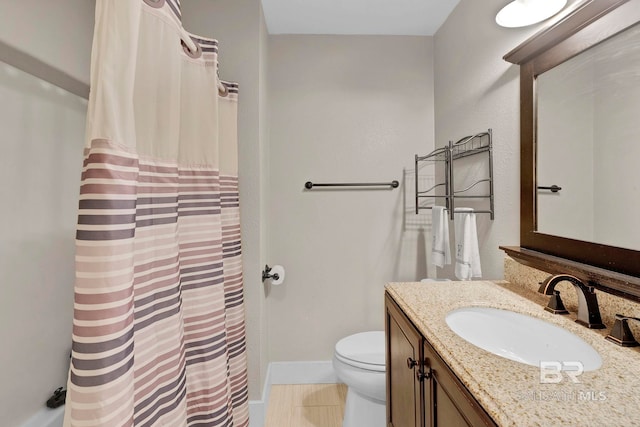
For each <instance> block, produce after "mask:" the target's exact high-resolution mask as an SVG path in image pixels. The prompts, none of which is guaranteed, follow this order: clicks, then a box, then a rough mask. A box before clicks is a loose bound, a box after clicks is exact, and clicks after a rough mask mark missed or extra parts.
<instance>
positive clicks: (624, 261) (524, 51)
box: [501, 0, 640, 301]
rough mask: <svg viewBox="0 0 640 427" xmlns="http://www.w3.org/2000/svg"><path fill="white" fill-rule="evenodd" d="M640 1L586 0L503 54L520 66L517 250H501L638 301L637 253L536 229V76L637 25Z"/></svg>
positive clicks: (639, 263)
mask: <svg viewBox="0 0 640 427" xmlns="http://www.w3.org/2000/svg"><path fill="white" fill-rule="evenodd" d="M639 21H640V0H631V1H629V0H587V1H584V2H579V3H578V4H574V6H573V7H572V9H571V10H569V11H568V12H566V13H565V14H564V15H563V16H562V17H560V18H557V19H556V22H554V23H552V24H551V25H550V26H549V27H547V28H544V29H543V30H541V31H540V32H538V33H537V34H535V35H534V36H533V37H531V38H529V39H528V40H526V41H525V42H524V43H522V44H520V45H519V46H518V47H516V48H515V49H513V50H512V51H511V52H509V53H508V54H506V55H505V56H504V59H505V60H506V61H509V62H511V63H513V64H517V65H520V145H521V153H520V168H521V171H520V176H521V178H520V247H501V249H503V250H505V251H506V252H507V254H508V255H510V256H511V257H512V258H514V259H516V260H517V261H519V262H521V263H523V264H526V265H529V266H532V267H534V268H537V269H540V270H543V271H547V272H549V273H554V274H557V273H572V274H574V275H576V276H578V277H580V278H581V279H583V280H585V281H587V282H589V283H590V284H591V285H593V286H595V287H597V288H598V289H600V290H603V291H605V292H609V293H613V294H616V295H620V296H623V297H625V298H629V299H634V300H638V301H640V252H639V251H635V250H630V249H624V248H619V247H615V246H608V245H604V244H599V243H592V242H586V241H581V240H575V239H570V238H566V237H559V236H555V235H551V234H545V233H541V232H538V231H537V218H536V212H537V206H536V203H537V191H536V188H537V182H536V181H537V179H536V144H537V139H536V124H537V123H536V96H535V89H536V78H537V77H538V76H539V75H540V74H541V73H544V72H545V71H548V70H550V69H552V68H553V67H555V66H557V65H559V64H561V63H563V62H565V61H567V60H568V59H570V58H572V57H574V56H576V55H577V54H579V53H580V52H582V51H584V50H587V49H589V48H590V47H592V46H594V45H596V44H598V43H600V42H602V41H604V40H606V39H608V38H609V37H611V36H613V35H615V34H617V33H619V32H621V31H623V30H625V29H627V28H629V27H631V26H633V25H635V24H637V23H638V22H639Z"/></svg>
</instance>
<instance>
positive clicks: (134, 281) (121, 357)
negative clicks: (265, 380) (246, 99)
mask: <svg viewBox="0 0 640 427" xmlns="http://www.w3.org/2000/svg"><path fill="white" fill-rule="evenodd" d="M95 25H96V26H95V33H94V41H93V53H92V64H91V95H90V100H89V111H88V119H87V146H86V149H85V158H84V168H83V173H82V182H81V188H80V200H79V216H78V226H77V236H76V283H75V304H74V320H73V348H72V360H71V368H70V372H69V382H68V392H67V406H66V412H65V426H105V427H107V426H108V427H116V426H149V425H157V426H171V427H177V426H234V427H237V426H247V425H248V402H247V397H248V396H247V374H246V348H245V324H244V302H243V280H242V264H241V246H240V219H239V217H240V216H239V205H238V203H239V202H238V179H237V127H236V119H237V94H238V87H237V85H236V84H233V83H227V82H221V81H220V80H219V79H218V75H217V70H218V57H217V55H218V44H217V42H216V41H215V40H211V39H205V38H201V37H196V36H192V35H189V34H188V33H186V32H185V31H184V30H183V29H182V25H181V21H180V8H179V0H98V1H97V2H96V24H95Z"/></svg>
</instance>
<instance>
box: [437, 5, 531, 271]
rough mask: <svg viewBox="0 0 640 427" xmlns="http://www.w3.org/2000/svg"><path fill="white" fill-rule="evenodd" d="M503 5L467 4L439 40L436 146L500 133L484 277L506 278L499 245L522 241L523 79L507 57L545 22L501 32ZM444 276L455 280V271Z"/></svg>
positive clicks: (481, 234) (483, 226) (481, 224)
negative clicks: (489, 131)
mask: <svg viewBox="0 0 640 427" xmlns="http://www.w3.org/2000/svg"><path fill="white" fill-rule="evenodd" d="M504 4H505V2H504V1H503V0H486V1H476V0H461V1H460V3H459V4H458V6H457V7H456V9H455V10H454V11H453V13H452V14H451V15H450V16H449V18H448V19H447V21H446V22H445V23H444V25H443V26H442V27H441V28H440V30H439V31H438V32H437V33H436V35H435V123H436V131H435V139H436V145H437V146H442V145H445V144H446V143H447V142H448V141H449V140H454V141H455V140H457V139H458V138H461V137H463V136H465V135H468V134H471V133H475V132H479V131H482V130H486V129H487V128H492V129H493V137H494V138H493V146H494V179H495V186H494V188H495V220H494V221H491V220H490V218H489V215H488V214H478V215H477V221H478V243H479V246H480V258H481V260H482V273H483V275H482V276H483V278H484V279H499V278H502V277H503V258H504V253H503V252H502V251H500V250H499V249H498V246H499V245H518V244H519V242H520V235H519V224H520V110H519V102H520V89H519V84H520V83H519V82H520V78H519V68H518V66H516V65H512V64H510V63H508V62H506V61H504V60H503V59H502V57H503V56H504V55H505V54H506V53H507V52H509V51H510V50H511V49H513V48H514V47H516V46H517V45H518V44H520V43H521V42H523V41H524V40H525V39H526V38H528V37H529V36H530V35H532V34H533V33H534V32H535V31H537V30H538V29H539V28H540V25H542V24H538V25H537V26H532V27H527V28H522V29H507V28H501V27H499V26H498V25H497V24H496V23H495V15H496V13H497V12H498V10H499V9H500V8H501V7H502V6H504ZM471 159H473V158H469V159H465V160H469V161H471ZM472 165H473V163H472V164H471V166H472ZM470 170H472V169H470ZM467 203H468V202H465V204H467ZM450 230H452V228H450ZM451 240H452V241H453V239H451ZM452 253H453V252H452ZM438 276H439V277H449V278H454V275H453V269H452V268H451V267H448V268H444V269H442V270H441V271H438Z"/></svg>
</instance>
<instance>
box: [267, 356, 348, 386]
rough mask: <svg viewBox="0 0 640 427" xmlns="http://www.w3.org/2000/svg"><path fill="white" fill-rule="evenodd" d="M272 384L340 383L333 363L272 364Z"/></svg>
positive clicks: (270, 366)
mask: <svg viewBox="0 0 640 427" xmlns="http://www.w3.org/2000/svg"><path fill="white" fill-rule="evenodd" d="M269 370H270V374H271V375H270V377H271V378H270V381H271V384H332V383H337V382H338V377H337V376H336V373H335V372H334V370H333V364H332V363H331V361H330V360H329V361H324V360H323V361H313V362H272V363H270V364H269Z"/></svg>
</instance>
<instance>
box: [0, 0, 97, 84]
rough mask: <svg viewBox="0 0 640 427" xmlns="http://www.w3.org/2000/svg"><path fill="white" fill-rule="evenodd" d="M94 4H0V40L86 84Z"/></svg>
mask: <svg viewBox="0 0 640 427" xmlns="http://www.w3.org/2000/svg"><path fill="white" fill-rule="evenodd" d="M94 8H95V2H94V1H90V0H65V1H42V0H13V1H12V0H3V1H0V40H1V41H3V42H4V43H7V44H8V45H10V46H12V47H14V48H16V49H18V50H21V51H23V52H26V53H28V54H29V55H31V56H34V57H36V58H38V59H40V60H41V61H44V62H45V63H47V64H49V65H51V66H53V67H55V68H58V69H59V70H62V71H64V72H65V73H67V74H69V75H71V76H72V77H75V78H76V79H79V80H81V81H83V82H85V83H87V84H89V66H90V64H91V42H92V40H93V22H94Z"/></svg>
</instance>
